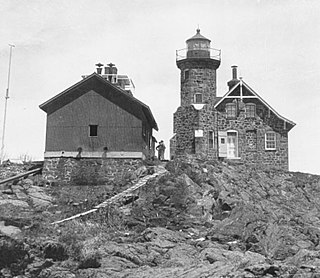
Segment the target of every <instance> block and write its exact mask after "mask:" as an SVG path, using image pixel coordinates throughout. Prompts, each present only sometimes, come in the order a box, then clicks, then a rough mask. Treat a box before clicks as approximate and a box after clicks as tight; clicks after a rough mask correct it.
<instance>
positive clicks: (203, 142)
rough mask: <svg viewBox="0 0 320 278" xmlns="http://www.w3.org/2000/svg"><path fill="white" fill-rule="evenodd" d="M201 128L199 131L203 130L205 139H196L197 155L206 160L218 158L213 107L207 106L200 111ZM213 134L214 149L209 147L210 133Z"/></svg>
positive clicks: (199, 127)
mask: <svg viewBox="0 0 320 278" xmlns="http://www.w3.org/2000/svg"><path fill="white" fill-rule="evenodd" d="M198 113H199V126H198V129H200V130H203V137H199V138H196V154H198V155H199V156H201V157H203V158H206V159H209V160H211V159H215V158H217V148H216V136H217V128H216V118H215V110H214V107H213V105H209V104H207V105H205V106H204V107H203V108H202V109H201V110H199V112H198ZM210 131H212V132H213V136H214V137H213V147H212V148H211V147H210V146H209V132H210Z"/></svg>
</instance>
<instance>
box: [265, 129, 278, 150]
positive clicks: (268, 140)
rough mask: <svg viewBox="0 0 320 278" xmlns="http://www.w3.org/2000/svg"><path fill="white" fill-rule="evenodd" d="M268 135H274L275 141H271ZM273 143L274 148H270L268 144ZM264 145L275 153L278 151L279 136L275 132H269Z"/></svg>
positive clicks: (266, 134)
mask: <svg viewBox="0 0 320 278" xmlns="http://www.w3.org/2000/svg"><path fill="white" fill-rule="evenodd" d="M268 134H272V135H273V139H272V140H271V139H269V138H267V137H268ZM270 142H272V143H273V144H274V147H268V143H270ZM264 143H265V149H266V150H267V151H274V150H276V149H277V134H276V133H275V132H273V131H268V132H266V133H265V137H264Z"/></svg>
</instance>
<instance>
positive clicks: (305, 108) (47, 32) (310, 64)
mask: <svg viewBox="0 0 320 278" xmlns="http://www.w3.org/2000/svg"><path fill="white" fill-rule="evenodd" d="M0 14H1V16H0V26H1V28H0V109H1V110H0V112H1V113H0V124H1V126H0V129H1V134H2V124H3V109H4V97H5V90H6V86H7V73H8V62H9V46H8V44H9V43H13V44H15V45H16V47H15V48H14V50H13V57H12V71H11V86H10V99H9V101H8V115H7V129H6V137H5V153H6V154H7V155H8V156H9V157H11V158H16V157H19V156H20V155H21V154H29V155H31V156H32V157H33V158H34V159H43V152H44V142H45V121H46V114H45V112H43V111H42V110H40V109H39V105H40V104H41V103H43V102H44V101H46V100H48V99H50V98H51V97H53V96H55V95H56V94H58V93H60V92H61V91H63V90H64V89H66V88H68V87H70V86H71V85H73V84H74V83H76V82H78V81H80V80H81V75H84V74H91V73H92V72H94V71H95V66H94V65H95V64H96V63H97V62H101V63H104V64H106V63H109V62H113V63H114V64H116V66H117V67H118V72H119V73H120V74H127V75H129V76H130V77H131V78H132V79H133V82H134V84H135V86H136V91H135V97H137V98H138V99H139V100H141V101H143V102H144V103H146V104H147V105H149V106H150V108H151V110H152V112H153V114H154V117H155V119H156V121H157V123H158V125H159V128H160V130H159V132H156V133H155V136H156V137H157V139H158V140H159V139H163V140H165V143H166V145H167V146H168V147H169V139H170V137H171V136H172V125H173V124H172V122H173V113H174V112H175V111H176V109H177V107H178V106H179V104H180V83H179V82H180V81H179V70H178V68H177V67H176V64H175V50H177V49H181V48H184V47H185V41H186V39H188V38H190V37H192V36H193V35H194V34H195V32H196V29H197V26H198V25H199V26H200V29H201V33H202V35H204V36H205V37H207V38H209V39H211V47H214V48H218V49H221V51H222V61H221V66H220V68H219V69H218V71H217V82H218V96H222V95H224V94H225V93H226V92H227V85H226V82H227V81H228V80H229V79H230V77H231V68H230V67H231V66H232V65H234V64H235V65H238V67H239V74H240V76H242V77H243V79H244V81H245V82H246V83H248V84H249V86H251V87H252V88H253V89H254V90H255V91H256V92H257V93H258V94H259V95H260V96H261V97H262V98H263V99H264V100H266V101H267V102H268V103H269V104H270V105H271V106H272V107H273V108H274V109H275V110H276V111H277V112H278V113H279V114H281V115H282V116H284V117H286V118H288V119H290V120H292V121H294V122H295V123H297V125H296V126H295V127H294V128H293V129H292V130H291V131H290V133H289V151H290V157H289V161H290V169H291V170H293V171H302V172H310V173H317V174H320V167H319V166H318V165H319V158H318V156H320V129H319V128H320V125H319V119H320V108H319V107H320V106H319V103H320V83H319V75H320V51H319V49H320V17H319V14H320V1H318V0H314V1H313V0H310V1H304V0H299V1H295V0H288V1H286V0H281V1H280V0H277V1H272V0H268V1H267V0H260V1H254V0H240V1H239V0H229V1H228V0H225V1H223V0H216V1H214V0H208V1H206V0H199V1H194V0H192V1H189V0H181V1H177V0H175V1H169V0H161V1H159V0H154V1H151V0H149V1H146V0H145V1H142V0H123V1H121V0H115V1H113V0H65V1H59V0H55V1H52V0H50V1H47V0H7V1H6V0H0ZM168 149H169V148H168Z"/></svg>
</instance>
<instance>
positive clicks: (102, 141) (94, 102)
mask: <svg viewBox="0 0 320 278" xmlns="http://www.w3.org/2000/svg"><path fill="white" fill-rule="evenodd" d="M97 66H98V69H97V73H93V74H91V75H89V76H84V78H83V80H81V81H80V82H78V83H76V84H75V85H73V86H71V87H70V88H68V89H66V90H65V91H63V92H61V93H60V94H58V95H56V96H54V97H53V98H51V99H49V100H48V101H46V102H44V103H43V104H41V105H40V108H41V109H42V110H43V111H45V112H46V113H47V126H46V144H45V154H44V156H45V159H48V158H57V157H73V158H76V157H77V156H78V157H81V158H101V157H103V156H106V157H107V158H140V159H143V158H146V157H148V156H153V155H154V145H155V139H154V138H153V136H152V131H153V129H155V130H158V126H157V123H156V121H155V119H154V117H153V115H152V112H151V110H150V108H149V107H148V106H147V105H146V104H144V103H142V102H141V101H139V100H138V99H136V98H135V97H134V96H133V95H132V91H131V90H129V89H128V85H130V84H132V82H131V80H130V79H129V78H128V77H127V76H125V75H118V73H117V68H116V67H114V65H113V64H109V65H108V66H107V67H105V72H104V74H102V68H101V67H102V66H103V65H102V64H98V65H97Z"/></svg>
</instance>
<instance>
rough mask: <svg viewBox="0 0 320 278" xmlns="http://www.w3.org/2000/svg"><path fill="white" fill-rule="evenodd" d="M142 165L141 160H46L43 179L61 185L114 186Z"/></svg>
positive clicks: (67, 158)
mask: <svg viewBox="0 0 320 278" xmlns="http://www.w3.org/2000/svg"><path fill="white" fill-rule="evenodd" d="M141 165H142V160H141V159H125V158H118V159H116V158H115V159H112V158H106V159H91V158H81V159H75V158H70V157H58V158H46V159H45V160H44V166H43V177H44V178H45V179H46V180H47V181H48V182H54V183H56V184H59V185H66V184H68V185H99V184H112V183H113V182H114V181H116V180H117V179H121V178H123V177H124V176H125V175H126V174H127V173H128V172H131V171H134V170H136V169H138V168H139V167H140V166H141Z"/></svg>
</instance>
